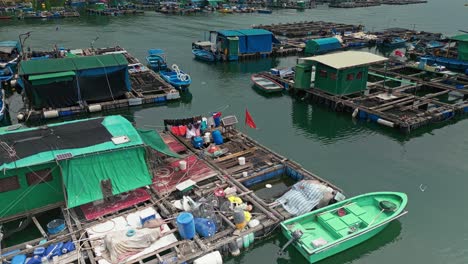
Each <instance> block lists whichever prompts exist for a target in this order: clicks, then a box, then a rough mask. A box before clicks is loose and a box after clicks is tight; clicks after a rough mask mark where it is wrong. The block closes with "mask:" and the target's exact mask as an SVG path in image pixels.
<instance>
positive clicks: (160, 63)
mask: <svg viewBox="0 0 468 264" xmlns="http://www.w3.org/2000/svg"><path fill="white" fill-rule="evenodd" d="M146 61H147V62H148V65H149V67H150V68H151V69H152V70H153V71H156V72H158V71H161V70H164V69H166V68H167V63H166V55H165V54H164V50H162V49H150V50H148V56H147V57H146Z"/></svg>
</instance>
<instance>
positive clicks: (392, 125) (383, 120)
mask: <svg viewBox="0 0 468 264" xmlns="http://www.w3.org/2000/svg"><path fill="white" fill-rule="evenodd" d="M377 123H379V124H381V125H384V126H388V127H394V126H395V124H394V123H393V122H390V121H388V120H385V119H382V118H379V119H377Z"/></svg>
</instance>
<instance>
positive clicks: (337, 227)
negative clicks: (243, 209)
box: [285, 195, 402, 253]
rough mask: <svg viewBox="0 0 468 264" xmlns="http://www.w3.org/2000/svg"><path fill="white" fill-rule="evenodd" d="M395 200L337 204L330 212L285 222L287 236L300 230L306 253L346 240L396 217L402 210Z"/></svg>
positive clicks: (384, 198)
mask: <svg viewBox="0 0 468 264" xmlns="http://www.w3.org/2000/svg"><path fill="white" fill-rule="evenodd" d="M401 203H402V201H401V199H398V197H397V196H393V195H389V196H379V197H373V198H369V197H367V198H366V197H364V198H363V199H358V200H356V201H353V202H349V203H345V204H342V203H338V204H336V207H334V208H333V209H330V210H325V211H320V212H317V213H314V214H311V213H309V214H305V215H303V216H302V217H300V218H298V219H292V220H291V222H289V223H288V222H286V223H285V226H286V227H287V229H288V230H289V231H290V232H294V231H296V230H300V231H301V232H302V233H303V235H302V237H301V239H300V241H301V242H300V245H301V247H302V248H303V249H304V250H305V251H306V252H308V253H312V252H313V251H314V250H316V249H318V248H320V247H322V246H324V245H326V244H329V243H332V242H333V241H336V240H339V239H342V238H345V237H347V236H350V235H352V234H355V233H359V232H360V231H365V230H366V229H367V228H368V227H371V226H373V225H377V224H379V223H381V222H382V221H383V220H386V219H388V218H389V217H391V216H393V215H394V214H396V211H397V210H398V208H399V207H400V206H401Z"/></svg>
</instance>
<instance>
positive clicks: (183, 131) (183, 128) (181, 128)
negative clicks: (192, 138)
mask: <svg viewBox="0 0 468 264" xmlns="http://www.w3.org/2000/svg"><path fill="white" fill-rule="evenodd" d="M186 133H187V126H179V136H182V137H183V136H185V134H186Z"/></svg>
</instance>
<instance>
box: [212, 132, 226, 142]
mask: <svg viewBox="0 0 468 264" xmlns="http://www.w3.org/2000/svg"><path fill="white" fill-rule="evenodd" d="M211 135H212V136H213V141H214V143H215V144H216V145H221V144H223V143H224V140H223V135H221V132H219V130H215V131H213V132H211Z"/></svg>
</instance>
